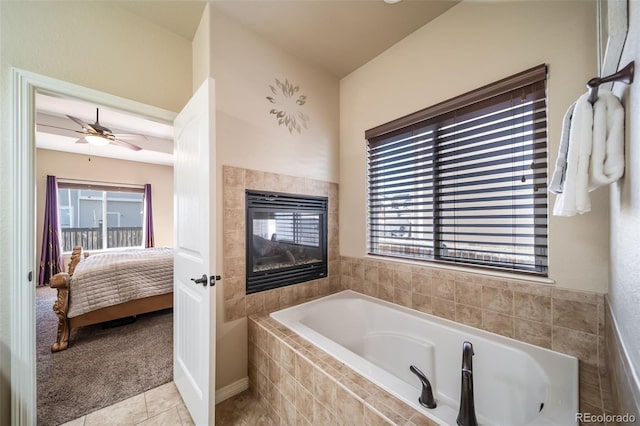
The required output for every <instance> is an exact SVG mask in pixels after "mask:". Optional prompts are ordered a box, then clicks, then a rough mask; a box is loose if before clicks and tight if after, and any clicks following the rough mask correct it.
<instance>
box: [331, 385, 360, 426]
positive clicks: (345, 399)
mask: <svg viewBox="0 0 640 426" xmlns="http://www.w3.org/2000/svg"><path fill="white" fill-rule="evenodd" d="M335 407H336V422H337V423H338V424H339V425H348V426H353V425H363V424H364V404H363V401H362V400H360V398H358V397H356V396H355V395H354V394H353V393H351V392H349V391H348V390H346V389H345V388H343V387H342V386H337V389H336V406H335Z"/></svg>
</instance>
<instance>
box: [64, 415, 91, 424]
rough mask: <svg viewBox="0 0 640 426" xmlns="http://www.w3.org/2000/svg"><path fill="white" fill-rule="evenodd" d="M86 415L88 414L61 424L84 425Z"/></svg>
mask: <svg viewBox="0 0 640 426" xmlns="http://www.w3.org/2000/svg"><path fill="white" fill-rule="evenodd" d="M85 417H87V416H82V417H80V418H77V419H75V420H71V421H70V422H67V423H65V424H62V425H60V426H84V419H85Z"/></svg>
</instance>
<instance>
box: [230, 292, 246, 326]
mask: <svg viewBox="0 0 640 426" xmlns="http://www.w3.org/2000/svg"><path fill="white" fill-rule="evenodd" d="M244 299H245V298H244V297H240V298H238V299H231V300H227V301H226V303H225V313H226V318H227V321H235V320H237V319H240V318H243V317H246V316H247V309H246V305H245V300H244Z"/></svg>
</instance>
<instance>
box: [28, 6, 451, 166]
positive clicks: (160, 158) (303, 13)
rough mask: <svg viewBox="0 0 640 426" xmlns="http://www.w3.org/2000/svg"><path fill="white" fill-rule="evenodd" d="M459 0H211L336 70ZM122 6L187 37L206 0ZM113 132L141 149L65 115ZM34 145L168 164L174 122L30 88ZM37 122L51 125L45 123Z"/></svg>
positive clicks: (343, 71)
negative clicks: (85, 139)
mask: <svg viewBox="0 0 640 426" xmlns="http://www.w3.org/2000/svg"><path fill="white" fill-rule="evenodd" d="M458 2H459V0H403V1H400V2H399V3H396V4H387V3H385V2H384V1H382V0H214V1H211V4H212V6H213V7H215V8H217V9H218V10H219V11H220V12H221V13H223V14H225V15H226V16H228V17H229V18H231V19H234V20H235V21H237V22H239V23H240V24H241V25H243V26H244V27H246V28H248V29H249V30H251V31H253V32H254V33H256V34H257V35H259V36H260V37H262V38H264V39H266V40H268V41H270V42H271V43H273V44H275V45H277V46H280V48H282V49H283V50H285V51H287V52H289V53H290V54H291V55H293V56H296V57H298V58H300V59H302V60H305V61H307V62H309V63H311V64H315V65H316V66H318V67H321V68H324V69H325V70H327V71H328V72H330V73H332V74H333V75H335V76H336V77H337V78H342V77H344V76H346V75H348V74H349V73H351V72H353V71H354V70H356V69H357V68H359V67H360V66H362V65H364V64H365V63H367V62H368V61H370V60H372V59H373V58H375V57H376V56H378V55H379V54H380V53H382V52H383V51H385V50H386V49H388V48H389V47H391V46H392V45H394V44H395V43H397V42H398V41H400V40H402V39H403V38H404V37H406V36H407V35H409V34H411V33H412V32H413V31H415V30H417V29H418V28H420V27H422V26H423V25H425V24H426V23H428V22H430V21H431V20H433V19H435V18H436V17H437V16H439V15H440V14H442V13H444V12H445V11H447V10H448V9H449V8H451V7H453V6H455V5H456V4H457V3H458ZM113 4H114V6H115V7H120V8H122V9H125V10H126V11H128V12H130V13H132V14H135V15H137V16H139V17H140V18H142V19H145V20H148V21H150V22H152V23H154V24H156V25H158V26H161V27H163V28H165V29H167V30H169V31H171V32H173V33H175V34H176V35H178V36H180V37H183V38H185V39H187V40H192V39H193V36H194V34H195V32H196V30H197V28H198V25H199V23H200V18H201V15H202V12H203V10H204V8H205V5H206V3H205V2H204V1H193V0H168V1H157V0H135V1H119V2H114V3H113ZM97 107H100V124H102V125H103V126H106V127H108V128H110V129H111V130H112V131H113V132H114V133H136V134H142V135H146V139H141V140H136V141H135V142H134V143H135V144H137V145H139V146H141V147H142V148H143V149H142V150H140V151H132V150H129V149H126V148H123V147H120V146H116V145H107V146H104V147H96V146H93V145H90V144H87V143H76V141H77V140H78V138H81V137H82V135H81V134H78V133H77V132H76V130H80V126H78V125H77V124H76V123H74V122H73V121H72V120H70V119H69V118H67V117H66V116H65V115H67V114H68V115H72V116H74V117H77V118H79V119H81V120H83V121H85V122H87V123H93V122H95V111H96V108H97ZM36 110H37V123H38V124H39V125H38V126H37V132H36V146H37V147H38V148H45V149H53V150H59V151H67V152H74V153H78V154H84V155H94V156H104V157H111V158H118V159H124V160H133V161H142V162H150V163H156V164H166V165H170V164H173V140H172V139H173V129H172V127H171V125H168V124H162V123H157V122H154V121H151V120H148V119H144V118H141V117H135V116H132V115H130V114H126V113H122V112H118V111H116V110H113V109H109V108H104V107H101V106H99V105H95V104H91V103H87V102H84V101H79V100H72V99H67V98H62V97H56V96H51V95H45V94H40V93H39V94H38V95H37V96H36ZM44 124H47V125H49V126H55V127H59V128H64V129H69V130H62V129H59V128H54V127H45V126H43V125H44Z"/></svg>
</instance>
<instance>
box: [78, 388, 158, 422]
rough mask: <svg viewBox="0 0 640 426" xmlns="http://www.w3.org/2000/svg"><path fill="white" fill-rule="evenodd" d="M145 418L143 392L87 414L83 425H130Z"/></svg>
mask: <svg viewBox="0 0 640 426" xmlns="http://www.w3.org/2000/svg"><path fill="white" fill-rule="evenodd" d="M146 419H147V408H146V405H145V402H144V394H140V395H136V396H134V397H131V398H129V399H125V400H124V401H121V402H118V403H116V404H113V405H111V406H109V407H105V408H102V409H100V410H98V411H94V412H93V413H91V414H87V417H86V419H85V422H84V426H103V425H104V426H106V425H108V426H131V425H135V424H137V423H140V422H142V421H144V420H146Z"/></svg>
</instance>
